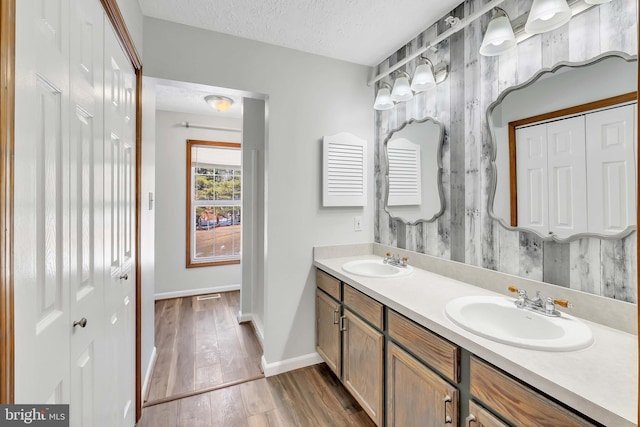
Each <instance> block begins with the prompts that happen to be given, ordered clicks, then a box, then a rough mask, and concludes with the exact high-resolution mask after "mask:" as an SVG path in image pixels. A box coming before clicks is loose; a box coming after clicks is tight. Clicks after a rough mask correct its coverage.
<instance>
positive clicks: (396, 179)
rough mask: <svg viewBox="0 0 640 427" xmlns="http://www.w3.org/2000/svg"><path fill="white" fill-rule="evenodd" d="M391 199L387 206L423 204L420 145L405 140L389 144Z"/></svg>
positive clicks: (393, 141) (392, 141) (401, 139)
mask: <svg viewBox="0 0 640 427" xmlns="http://www.w3.org/2000/svg"><path fill="white" fill-rule="evenodd" d="M387 159H388V161H389V198H388V200H387V206H413V205H421V204H422V185H421V183H422V178H421V174H420V169H421V168H420V145H418V144H414V143H413V142H411V141H409V140H408V139H405V138H397V139H394V140H391V141H389V142H388V143H387Z"/></svg>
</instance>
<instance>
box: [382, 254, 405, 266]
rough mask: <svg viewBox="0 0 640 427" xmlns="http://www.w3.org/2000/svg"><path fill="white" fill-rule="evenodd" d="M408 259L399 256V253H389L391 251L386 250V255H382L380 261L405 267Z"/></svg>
mask: <svg viewBox="0 0 640 427" xmlns="http://www.w3.org/2000/svg"><path fill="white" fill-rule="evenodd" d="M408 260H409V258H407V257H402V258H400V255H398V254H395V255H391V252H387V256H385V257H384V259H383V260H382V262H383V263H384V264H389V265H394V266H396V267H406V266H407V265H408V264H407V261H408Z"/></svg>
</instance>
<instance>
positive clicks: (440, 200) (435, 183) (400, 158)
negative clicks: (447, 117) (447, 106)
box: [383, 117, 444, 224]
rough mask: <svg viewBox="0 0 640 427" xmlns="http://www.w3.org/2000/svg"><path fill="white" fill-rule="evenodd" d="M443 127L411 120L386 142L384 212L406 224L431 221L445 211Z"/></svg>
mask: <svg viewBox="0 0 640 427" xmlns="http://www.w3.org/2000/svg"><path fill="white" fill-rule="evenodd" d="M443 139H444V126H443V125H442V123H440V122H438V121H436V120H435V119H432V118H430V117H428V118H426V119H423V120H413V119H412V120H409V121H408V122H405V123H403V124H402V126H400V127H399V128H398V129H396V130H394V131H392V132H391V133H390V134H389V136H388V137H387V139H386V140H385V142H384V150H385V157H384V158H385V160H386V164H384V165H383V167H384V168H385V170H384V171H383V173H385V176H386V184H387V185H386V199H385V210H386V211H387V213H388V214H389V215H390V216H391V217H392V218H394V219H397V220H401V221H403V222H405V223H407V224H416V223H418V222H421V221H425V222H430V221H433V220H435V219H436V218H437V217H439V216H440V215H442V212H444V196H443V192H442V153H441V151H442V142H443Z"/></svg>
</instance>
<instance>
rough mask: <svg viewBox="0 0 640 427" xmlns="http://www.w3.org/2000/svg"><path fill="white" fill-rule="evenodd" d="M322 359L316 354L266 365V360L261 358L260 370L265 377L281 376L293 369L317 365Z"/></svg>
mask: <svg viewBox="0 0 640 427" xmlns="http://www.w3.org/2000/svg"><path fill="white" fill-rule="evenodd" d="M322 362H323V360H322V357H320V355H319V354H318V353H316V352H313V353H309V354H305V355H304V356H298V357H293V358H291V359H287V360H282V361H280V362H274V363H267V360H266V359H265V358H264V356H262V361H261V364H262V370H263V371H264V376H265V377H272V376H274V375H278V374H283V373H285V372H289V371H293V370H294V369H300V368H304V367H306V366H311V365H317V364H318V363H322Z"/></svg>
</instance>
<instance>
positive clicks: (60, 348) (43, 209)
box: [14, 0, 74, 403]
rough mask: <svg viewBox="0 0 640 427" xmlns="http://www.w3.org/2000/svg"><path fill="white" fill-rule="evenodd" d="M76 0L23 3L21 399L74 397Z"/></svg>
mask: <svg viewBox="0 0 640 427" xmlns="http://www.w3.org/2000/svg"><path fill="white" fill-rule="evenodd" d="M68 20H69V3H68V1H67V0H20V1H17V2H16V94H15V95H16V118H15V143H16V144H15V191H14V194H15V199H14V203H15V218H14V220H15V222H14V229H15V231H16V234H15V237H14V255H15V256H14V259H15V261H14V271H15V276H14V280H15V287H14V289H15V294H14V298H15V299H14V302H15V306H16V312H15V352H16V358H15V380H16V388H15V397H16V403H36V402H38V403H44V402H46V403H68V402H69V388H70V386H69V332H70V330H71V328H72V327H71V322H72V319H71V317H70V313H69V287H68V286H67V283H68V280H69V261H70V260H69V257H70V250H71V246H72V245H73V244H74V242H72V241H70V239H69V226H70V222H69V197H70V194H69V192H68V188H67V187H65V184H67V183H68V180H69V175H68V173H69V144H68V142H69V127H68V123H69V119H68V111H69V49H68V45H69V34H68V28H69V22H68Z"/></svg>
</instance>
